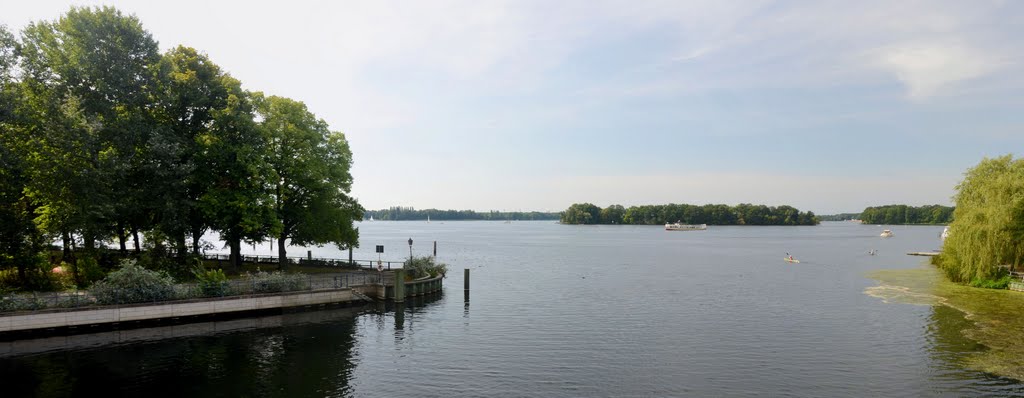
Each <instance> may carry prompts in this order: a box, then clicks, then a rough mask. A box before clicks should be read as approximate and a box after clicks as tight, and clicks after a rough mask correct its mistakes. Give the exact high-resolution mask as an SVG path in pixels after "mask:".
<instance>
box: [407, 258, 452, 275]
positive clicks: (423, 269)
mask: <svg viewBox="0 0 1024 398" xmlns="http://www.w3.org/2000/svg"><path fill="white" fill-rule="evenodd" d="M402 268H404V269H405V275H406V278H409V279H419V278H423V277H425V276H430V277H436V276H439V275H440V276H444V275H445V274H446V273H447V272H448V264H445V263H438V262H435V260H434V258H433V257H430V256H425V257H414V258H412V259H409V260H406V261H405V265H404V266H403V267H402Z"/></svg>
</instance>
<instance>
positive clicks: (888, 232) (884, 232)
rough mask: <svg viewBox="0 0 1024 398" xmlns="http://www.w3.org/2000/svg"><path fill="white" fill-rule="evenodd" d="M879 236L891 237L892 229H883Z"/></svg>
mask: <svg viewBox="0 0 1024 398" xmlns="http://www.w3.org/2000/svg"><path fill="white" fill-rule="evenodd" d="M879 236H881V237H883V238H891V237H892V231H890V230H888V229H887V230H884V231H882V234H881V235H879Z"/></svg>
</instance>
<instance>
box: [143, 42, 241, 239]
mask: <svg viewBox="0 0 1024 398" xmlns="http://www.w3.org/2000/svg"><path fill="white" fill-rule="evenodd" d="M227 77H228V76H227V74H225V73H224V72H223V71H222V70H221V69H220V67H218V66H217V65H216V64H214V63H213V62H212V61H211V60H210V59H209V58H208V57H207V56H206V55H204V54H201V53H199V52H198V51H196V50H195V49H193V48H190V47H184V46H178V47H175V48H173V49H171V50H170V51H168V52H167V53H165V54H164V55H163V57H162V59H161V61H160V65H159V68H158V79H157V81H158V93H157V95H156V97H155V100H156V104H157V106H155V107H153V114H154V118H155V119H156V120H157V121H158V123H159V126H160V129H159V131H158V133H157V134H154V135H153V137H152V139H151V141H150V143H149V148H150V149H149V150H150V152H151V163H150V164H149V165H147V166H148V167H147V170H148V173H147V174H149V175H151V176H152V177H153V178H154V179H155V180H158V181H163V184H161V185H160V186H158V187H155V188H156V189H155V190H154V191H153V192H152V194H153V197H154V199H155V200H154V202H155V203H157V204H158V205H157V206H155V208H154V218H155V219H154V223H155V226H156V227H157V228H158V229H160V230H161V231H162V232H163V234H164V235H166V236H169V237H172V239H173V240H174V241H175V242H177V246H178V247H179V250H181V251H184V250H183V246H184V243H183V242H184V238H185V236H186V235H188V236H190V237H191V238H192V242H191V243H192V244H191V246H192V247H191V249H192V253H193V254H198V253H199V240H200V238H201V237H202V236H203V234H204V233H205V232H206V230H207V229H208V228H209V222H208V220H207V217H206V215H205V214H204V213H203V211H202V209H201V208H200V206H199V201H200V199H201V198H202V197H203V195H204V194H205V193H206V191H207V188H208V187H209V186H210V185H211V184H212V183H213V182H214V180H215V179H216V178H217V174H218V173H219V170H217V169H209V168H206V167H203V166H204V162H205V161H206V160H205V158H204V156H205V155H207V154H209V153H208V152H205V151H204V146H203V142H202V139H204V138H208V137H210V134H211V129H212V128H213V127H214V126H213V125H214V123H215V122H216V120H215V116H216V114H217V113H218V112H227V110H226V108H227V106H228V96H229V87H228V86H227V85H226V83H229V84H230V83H233V80H232V79H228V78H227Z"/></svg>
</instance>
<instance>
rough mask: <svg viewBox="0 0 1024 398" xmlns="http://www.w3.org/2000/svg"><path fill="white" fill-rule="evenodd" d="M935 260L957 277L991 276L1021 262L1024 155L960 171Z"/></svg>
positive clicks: (1023, 256) (1023, 254)
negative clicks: (949, 220)
mask: <svg viewBox="0 0 1024 398" xmlns="http://www.w3.org/2000/svg"><path fill="white" fill-rule="evenodd" d="M956 189H957V193H956V196H955V197H954V199H955V201H956V210H955V211H954V217H953V222H952V223H951V224H950V226H949V231H950V236H949V238H947V239H946V241H945V243H944V244H943V249H942V254H941V255H940V256H939V265H940V266H941V268H942V269H943V270H944V271H945V272H946V274H947V275H948V276H949V278H950V279H952V280H954V281H957V282H971V281H973V280H986V279H992V278H994V277H996V276H997V275H999V274H1000V273H1001V272H1002V271H1001V268H1000V266H1004V265H1008V266H1010V267H1012V268H1017V269H1019V267H1020V266H1021V264H1022V263H1024V159H1016V160H1015V159H1013V157H1012V156H1011V155H1006V156H1002V157H998V158H994V159H989V158H986V159H984V160H982V161H981V162H980V163H978V165H976V166H974V167H972V168H970V169H968V170H967V172H966V173H964V179H963V181H961V182H960V184H958V185H957V187H956Z"/></svg>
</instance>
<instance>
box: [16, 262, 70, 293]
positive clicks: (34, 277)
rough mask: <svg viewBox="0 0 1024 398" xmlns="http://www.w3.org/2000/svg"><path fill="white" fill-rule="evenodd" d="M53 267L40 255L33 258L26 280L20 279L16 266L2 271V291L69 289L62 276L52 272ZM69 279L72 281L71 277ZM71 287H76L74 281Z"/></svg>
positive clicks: (26, 272) (26, 271) (27, 270)
mask: <svg viewBox="0 0 1024 398" xmlns="http://www.w3.org/2000/svg"><path fill="white" fill-rule="evenodd" d="M2 256H3V254H0V257H2ZM51 267H52V266H51V265H50V263H49V262H47V261H46V258H45V257H44V256H43V255H42V254H39V255H36V256H35V257H33V258H32V264H29V265H28V267H27V269H26V270H25V279H24V280H22V279H21V278H19V275H18V268H17V267H15V266H11V267H10V268H7V269H4V270H0V289H7V290H11V291H37V292H47V291H54V290H62V289H66V288H68V287H65V286H63V281H62V280H61V275H56V274H53V273H52V272H51V269H52V268H51ZM68 279H69V280H70V275H69V276H68ZM70 287H74V283H73V281H72V283H71V286H70Z"/></svg>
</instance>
